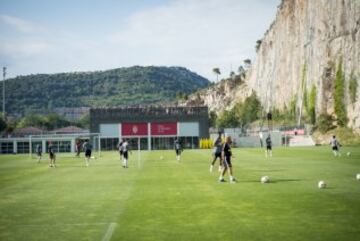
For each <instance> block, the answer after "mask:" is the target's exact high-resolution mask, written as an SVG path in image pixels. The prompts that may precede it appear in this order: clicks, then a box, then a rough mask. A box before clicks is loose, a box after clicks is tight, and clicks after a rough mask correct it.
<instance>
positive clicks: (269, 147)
mask: <svg viewBox="0 0 360 241" xmlns="http://www.w3.org/2000/svg"><path fill="white" fill-rule="evenodd" d="M265 142H266V151H265V152H266V153H265V154H266V157H272V142H271V137H270V134H269V135H268V137H267V138H266V140H265Z"/></svg>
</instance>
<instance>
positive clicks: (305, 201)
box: [0, 147, 360, 241]
mask: <svg viewBox="0 0 360 241" xmlns="http://www.w3.org/2000/svg"><path fill="white" fill-rule="evenodd" d="M349 150H350V151H352V155H351V156H350V157H347V156H345V155H343V156H342V157H341V158H334V157H332V156H331V153H330V151H329V148H327V147H326V148H325V147H316V148H292V149H275V152H274V155H275V157H274V158H272V159H271V160H266V159H265V158H264V155H263V152H262V151H260V149H236V150H234V154H235V156H236V158H235V160H234V167H235V175H236V177H237V178H238V180H239V183H237V184H234V185H233V184H229V183H225V184H220V183H217V177H218V176H217V172H215V173H213V174H210V173H209V172H208V166H209V156H210V151H209V150H196V151H190V150H186V151H185V152H184V153H183V159H182V163H181V164H178V163H176V161H175V160H174V153H173V151H165V152H162V153H160V152H151V153H148V152H143V153H142V160H143V161H142V165H141V167H140V168H139V167H138V165H137V162H136V161H134V160H132V162H131V166H130V168H129V169H126V170H125V169H122V168H121V167H120V164H119V161H118V156H117V154H116V153H115V152H108V153H103V157H102V158H101V159H99V160H95V161H94V162H93V164H92V166H91V167H90V168H85V167H83V162H82V161H83V159H76V158H62V159H61V158H60V159H59V167H58V168H56V169H49V168H48V167H47V166H46V164H45V163H42V164H35V163H34V162H35V161H34V160H32V161H30V160H29V158H28V157H27V156H20V155H18V156H4V155H2V156H0V197H1V198H0V240H29V241H31V240H37V241H40V240H53V241H55V240H77V241H79V240H102V238H103V237H104V234H105V233H106V231H107V229H108V227H109V224H110V223H117V226H116V228H115V231H114V233H113V236H112V239H111V240H157V241H159V240H187V241H188V240H259V241H260V240H292V241H293V240H327V241H329V240H342V241H346V240H349V241H350V240H360V219H359V218H358V217H359V215H360V206H359V200H360V182H357V181H356V180H355V174H356V173H360V166H359V165H360V149H359V148H358V147H352V148H350V147H344V151H349ZM160 155H164V160H160V158H159V157H160ZM136 157H137V155H136V153H134V155H133V156H132V157H131V158H132V159H136ZM262 175H269V176H270V177H271V178H272V183H270V184H260V183H259V181H258V180H259V179H260V177H261V176H262ZM320 179H324V180H326V181H327V182H328V185H329V188H328V189H325V190H319V189H318V188H317V182H318V181H319V180H320Z"/></svg>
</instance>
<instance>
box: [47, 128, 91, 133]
mask: <svg viewBox="0 0 360 241" xmlns="http://www.w3.org/2000/svg"><path fill="white" fill-rule="evenodd" d="M85 132H88V131H87V130H85V129H82V128H79V127H77V126H67V127H63V128H59V129H55V130H52V131H51V133H57V134H70V133H85Z"/></svg>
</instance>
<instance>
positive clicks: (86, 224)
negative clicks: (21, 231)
mask: <svg viewBox="0 0 360 241" xmlns="http://www.w3.org/2000/svg"><path fill="white" fill-rule="evenodd" d="M106 224H108V223H54V224H16V225H15V226H22V227H54V226H97V225H106Z"/></svg>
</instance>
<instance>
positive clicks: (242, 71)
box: [238, 65, 245, 78]
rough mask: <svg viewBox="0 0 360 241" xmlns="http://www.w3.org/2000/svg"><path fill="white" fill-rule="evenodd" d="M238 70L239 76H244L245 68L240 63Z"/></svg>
mask: <svg viewBox="0 0 360 241" xmlns="http://www.w3.org/2000/svg"><path fill="white" fill-rule="evenodd" d="M238 72H239V75H240V76H241V77H243V78H244V77H245V69H244V67H243V66H242V65H240V66H239V68H238Z"/></svg>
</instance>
